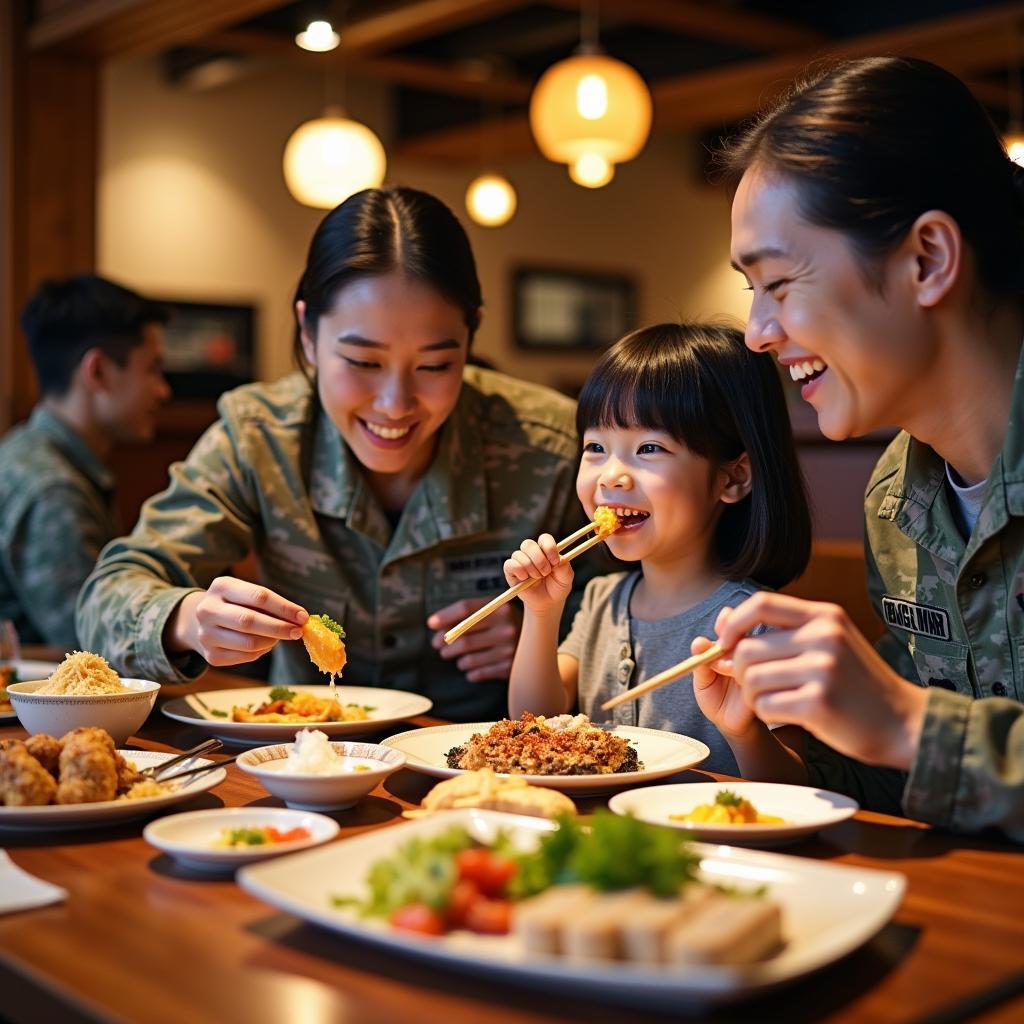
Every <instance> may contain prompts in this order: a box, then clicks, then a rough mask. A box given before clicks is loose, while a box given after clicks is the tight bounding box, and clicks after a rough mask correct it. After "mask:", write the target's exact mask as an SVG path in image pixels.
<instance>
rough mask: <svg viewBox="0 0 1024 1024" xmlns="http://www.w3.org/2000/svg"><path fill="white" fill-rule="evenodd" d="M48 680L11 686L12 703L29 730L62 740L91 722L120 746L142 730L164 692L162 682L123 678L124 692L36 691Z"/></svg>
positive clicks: (9, 692) (35, 680) (8, 694)
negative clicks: (157, 697)
mask: <svg viewBox="0 0 1024 1024" xmlns="http://www.w3.org/2000/svg"><path fill="white" fill-rule="evenodd" d="M45 682H46V680H45V679H33V680H29V681H26V682H21V683H12V684H11V685H10V686H8V687H7V696H8V698H9V699H10V701H11V705H12V706H13V708H14V711H15V713H16V714H17V716H18V719H19V720H20V721H21V724H22V725H23V726H24V727H25V728H26V729H27V730H28V731H29V733H32V734H35V733H40V732H44V733H46V734H48V735H49V736H54V737H56V738H57V739H60V738H61V737H62V736H63V735H64V734H65V733H66V732H70V731H71V730H72V729H77V728H78V727H79V726H89V725H91V726H96V727H98V728H100V729H106V730H107V732H108V733H110V735H111V738H112V739H113V740H114V743H115V744H116V745H117V746H119V747H120V746H124V744H125V743H126V742H127V741H128V737H129V736H134V735H135V733H137V732H138V731H139V729H140V728H141V726H142V723H143V722H144V721H145V720H146V719H147V718H148V717H149V713H150V711H152V710H153V705H154V704H155V703H156V696H157V694H158V693H159V692H160V684H159V683H154V682H152V681H151V680H149V679H122V680H121V685H122V686H123V687H125V690H126V692H124V693H101V694H66V693H36V691H37V690H38V689H39V687H40V686H42V685H43V684H44V683H45Z"/></svg>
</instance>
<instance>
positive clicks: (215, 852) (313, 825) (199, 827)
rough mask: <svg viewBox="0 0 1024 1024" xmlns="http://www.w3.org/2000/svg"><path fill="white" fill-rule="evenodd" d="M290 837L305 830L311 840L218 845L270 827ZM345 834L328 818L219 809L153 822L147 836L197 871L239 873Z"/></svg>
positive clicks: (271, 809)
mask: <svg viewBox="0 0 1024 1024" xmlns="http://www.w3.org/2000/svg"><path fill="white" fill-rule="evenodd" d="M267 826H271V827H273V828H277V829H280V830H281V831H282V832H286V831H288V830H289V829H293V828H296V827H301V828H304V829H307V830H308V831H309V838H308V839H294V840H292V841H290V842H287V843H269V844H267V845H265V846H243V847H218V846H216V845H215V844H216V842H217V840H218V839H219V838H220V837H221V833H222V830H223V829H226V828H266V827H267ZM339 831H340V829H339V827H338V823H337V822H336V821H332V820H331V819H330V818H325V817H324V816H323V815H322V814H312V813H310V812H309V811H297V810H296V811H289V810H287V809H285V808H284V807H216V808H211V809H210V810H206V811H186V812H185V813H184V814H170V815H168V816H167V817H165V818H157V820H156V821H151V822H150V823H149V824H148V825H147V826H146V827H145V829H143V832H142V835H143V837H144V838H145V840H146V841H147V842H148V843H150V844H152V845H153V846H155V847H156V848H157V849H158V850H163V851H164V853H169V854H170V855H171V856H172V857H174V859H175V860H177V861H179V862H180V863H181V864H184V865H185V866H186V867H189V868H192V869H193V870H196V871H234V870H235V868H237V867H240V866H241V865H242V864H251V863H253V862H254V861H257V860H266V859H267V858H268V857H280V856H281V855H282V854H285V853H294V852H295V851H296V850H305V849H306V848H307V847H309V846H317V845H318V844H320V843H326V842H327V840H328V839H333V838H334V837H335V836H336V835H337V834H338V832H339Z"/></svg>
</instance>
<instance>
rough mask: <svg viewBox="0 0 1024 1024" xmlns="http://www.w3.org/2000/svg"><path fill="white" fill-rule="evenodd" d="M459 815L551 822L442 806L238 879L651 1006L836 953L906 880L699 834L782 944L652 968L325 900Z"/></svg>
mask: <svg viewBox="0 0 1024 1024" xmlns="http://www.w3.org/2000/svg"><path fill="white" fill-rule="evenodd" d="M456 824H458V825H463V826H465V827H466V828H468V829H469V830H470V832H471V833H472V834H473V835H474V836H475V837H476V838H477V839H479V840H480V841H481V842H484V843H489V842H491V841H493V837H494V835H495V834H496V832H497V831H498V830H499V829H501V830H504V831H505V832H506V833H508V834H510V835H511V837H512V838H513V839H514V840H515V841H516V842H517V843H519V844H522V845H523V846H528V845H530V844H532V843H535V842H536V841H537V839H538V837H539V835H540V834H541V833H542V832H544V831H546V830H549V829H551V828H553V827H554V826H553V824H552V823H551V822H548V821H542V820H540V819H538V818H524V817H520V816H518V815H509V814H498V813H496V812H494V811H479V810H462V811H445V812H441V813H438V814H436V815H434V816H432V817H430V818H424V819H421V820H419V821H413V822H408V823H405V824H401V825H394V826H392V827H390V828H386V829H378V830H375V831H373V832H368V833H364V834H362V835H358V836H355V837H354V838H352V839H346V840H345V842H343V843H335V844H333V845H331V846H328V847H325V848H323V849H319V850H310V851H308V852H306V853H300V854H296V855H295V856H292V857H284V858H281V859H279V860H273V861H267V862H266V863H263V864H256V865H253V866H251V867H247V868H243V869H242V870H241V871H240V872H239V874H238V882H239V884H240V885H241V886H242V888H243V889H246V890H248V891H249V892H251V893H252V894H253V895H254V896H258V897H259V898H260V899H262V900H265V901H266V902H267V903H269V904H271V905H272V906H275V907H279V908H281V909H282V910H285V911H287V912H289V913H291V914H295V915H296V916H298V917H300V918H303V919H305V920H307V921H313V922H315V923H316V924H320V925H323V926H324V927H326V928H330V929H331V930H332V931H336V932H340V933H342V934H343V935H346V936H350V937H351V938H353V939H355V940H357V941H359V942H371V943H374V944H376V945H379V946H383V947H385V948H387V949H390V950H393V951H395V952H400V953H406V954H410V955H413V956H416V957H420V958H423V959H426V960H429V961H433V962H435V963H438V964H441V965H444V966H446V967H449V968H451V969H454V970H460V971H470V972H473V973H479V974H487V975H490V976H493V977H499V978H501V979H503V980H505V981H509V982H513V983H519V984H530V985H536V986H540V987H546V988H552V989H554V990H556V991H557V992H559V993H561V996H562V998H567V994H569V993H572V992H573V991H579V992H586V994H587V996H588V998H591V999H608V1000H614V1001H618V1002H623V1001H625V1002H629V1003H640V1002H642V1003H653V1004H658V1005H663V1006H667V1007H671V1008H673V1009H674V1010H676V1011H678V1010H679V1009H680V1007H682V1006H687V1005H689V1006H698V1005H702V1004H708V1003H717V1002H726V1001H729V1000H736V999H743V998H747V997H750V996H752V995H755V994H756V993H758V992H762V991H764V990H766V989H770V988H774V987H775V986H777V985H782V984H785V983H788V982H792V981H794V980H795V979H797V978H800V977H802V976H804V975H806V974H809V973H810V972H811V971H815V970H817V969H819V968H821V967H824V966H825V965H826V964H830V963H832V962H833V961H835V960H838V959H839V958H840V957H842V956H845V955H846V954H847V953H849V952H851V951H852V950H854V949H856V948H857V947H858V946H860V945H861V944H862V943H864V942H866V941H867V940H868V939H869V938H871V936H872V935H874V934H875V933H876V932H877V931H878V930H879V929H880V928H882V926H883V925H884V924H885V923H886V922H887V921H888V920H889V919H890V918H891V917H892V915H893V914H894V913H895V911H896V908H897V907H898V906H899V904H900V900H901V899H902V898H903V892H904V889H905V887H906V879H905V878H904V876H903V875H900V874H896V873H895V872H888V871H873V870H869V869H867V868H859V867H847V866H845V865H839V864H829V863H825V862H823V861H814V860H808V859H806V858H802V857H787V856H784V855H782V854H777V853H763V852H761V851H757V850H743V849H738V848H735V847H729V846H717V847H716V846H707V845H704V844H701V843H695V844H693V848H694V849H695V850H696V851H697V852H698V853H700V854H702V855H703V860H702V863H701V868H702V871H703V874H704V877H705V878H706V879H707V880H709V881H713V882H715V883H719V884H729V885H736V886H739V887H740V888H743V889H747V888H751V887H754V886H759V885H765V886H766V887H767V889H768V892H769V894H770V895H771V897H772V898H773V899H775V900H777V901H778V902H779V903H780V904H781V906H782V913H783V934H784V936H785V940H786V941H785V946H784V947H783V949H782V950H781V951H780V952H779V953H777V954H776V955H775V956H773V957H771V958H770V959H768V960H765V961H762V962H760V963H757V964H752V965H748V966H745V967H739V968H737V967H729V968H727V967H694V968H689V969H688V968H686V967H682V966H679V965H673V966H671V967H664V968H660V967H655V966H639V965H631V964H622V963H616V962H611V961H592V962H587V961H578V960H576V961H574V960H566V959H561V958H557V957H545V956H542V955H539V954H531V955H527V954H526V953H525V952H524V951H523V950H522V948H521V947H520V946H519V943H518V941H517V940H516V939H515V938H514V937H512V936H484V935H475V934H471V933H469V932H454V933H452V934H450V935H447V936H445V937H444V938H428V937H421V936H417V935H413V934H411V933H408V932H399V931H395V930H394V929H392V928H390V927H389V926H388V924H387V923H386V922H385V921H382V920H380V919H374V918H364V917H360V916H359V913H358V909H357V908H352V907H334V906H332V905H331V897H332V896H335V895H338V896H354V897H356V898H357V899H362V898H365V896H366V895H367V892H368V889H367V886H366V884H365V882H364V879H365V878H366V875H367V872H368V870H369V868H370V867H371V866H372V865H373V864H374V863H375V862H376V861H378V860H380V859H381V858H384V857H389V856H391V855H393V854H394V852H395V848H396V847H397V846H398V845H399V844H401V843H403V842H406V841H407V840H409V839H410V838H412V837H413V836H430V835H434V834H436V833H437V832H440V831H442V830H444V829H447V828H450V827H451V826H452V825H456Z"/></svg>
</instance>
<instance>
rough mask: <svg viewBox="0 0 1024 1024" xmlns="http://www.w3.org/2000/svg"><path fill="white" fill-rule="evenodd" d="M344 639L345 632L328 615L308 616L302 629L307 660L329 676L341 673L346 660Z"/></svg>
mask: <svg viewBox="0 0 1024 1024" xmlns="http://www.w3.org/2000/svg"><path fill="white" fill-rule="evenodd" d="M344 638H345V630H344V629H342V628H341V626H339V625H338V623H337V622H335V621H334V620H333V619H332V618H330V616H328V615H310V617H309V618H308V619H307V620H306V624H305V625H304V626H303V627H302V642H303V643H304V644H305V645H306V652H307V653H308V654H309V660H310V661H312V662H313V664H314V665H316V667H317V668H318V669H320V671H321V672H326V673H327V674H328V675H330V676H333V675H337V674H338V673H339V672H341V670H342V669H343V668H344V667H345V662H346V661H347V660H348V659H347V656H346V654H345V644H344V643H343V642H342V641H343V640H344Z"/></svg>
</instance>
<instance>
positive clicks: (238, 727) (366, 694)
mask: <svg viewBox="0 0 1024 1024" xmlns="http://www.w3.org/2000/svg"><path fill="white" fill-rule="evenodd" d="M270 689H271V688H270V687H268V686H254V687H246V688H245V689H242V690H208V691H202V692H199V693H190V694H188V696H186V697H177V698H175V699H174V700H169V701H168V702H167V703H166V704H165V705H164V706H163V712H164V714H165V715H167V717H168V718H173V719H174V720H175V721H176V722H185V723H187V724H188V725H194V726H197V727H198V728H200V729H204V730H205V731H207V732H209V733H212V734H213V735H214V736H219V737H220V738H221V739H222V740H226V741H228V742H230V743H244V744H246V745H248V746H252V745H257V746H263V745H264V744H269V743H280V742H281V741H283V740H293V739H295V734H296V733H297V732H298V731H299V730H300V729H305V728H306V727H307V726H308V727H309V728H312V729H319V730H320V731H321V732H322V733H326V735H328V736H359V735H362V734H365V733H368V732H378V731H379V730H381V729H383V728H385V727H386V726H388V725H390V724H391V723H392V722H401V721H404V720H405V719H406V718H414V717H415V716H416V715H425V714H426V713H427V712H428V711H429V710H430V709H431V708H432V707H433V706H434V705H433V703H432V702H431V701H430V700H429V699H428V698H426V697H423V696H421V695H420V694H418V693H408V692H407V691H405V690H387V689H384V688H378V687H375V686H339V687H338V699H339V700H340V701H341V703H342V704H362V705H366V706H369V707H372V708H373V711H370V712H368V714H369V716H370V717H369V718H368V719H367V720H366V721H362V722H302V723H300V722H291V723H288V722H232V721H231V709H232V708H233V707H234V706H235V705H236V704H237V705H244V704H255V703H257V702H262V701H265V700H266V699H267V697H268V695H269V693H270ZM288 689H289V690H294V691H295V692H296V693H311V694H313V696H314V697H327V696H329V695H330V688H329V687H328V686H327V685H326V684H324V685H320V686H289V687H288ZM200 700H201V701H202V702H203V704H205V705H206V707H207V708H209V709H210V710H209V711H208V710H206V708H203V706H202V705H201V704H200V703H199V701H200ZM214 711H220V712H223V713H224V716H225V717H223V718H221V717H220V716H219V715H215V714H211V712H214Z"/></svg>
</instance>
